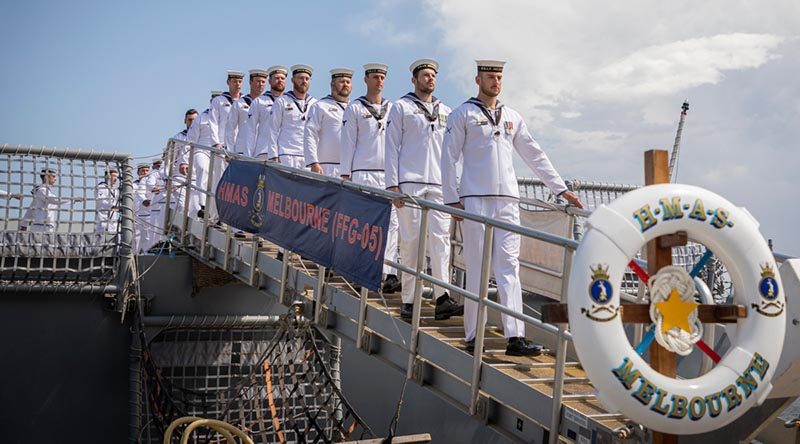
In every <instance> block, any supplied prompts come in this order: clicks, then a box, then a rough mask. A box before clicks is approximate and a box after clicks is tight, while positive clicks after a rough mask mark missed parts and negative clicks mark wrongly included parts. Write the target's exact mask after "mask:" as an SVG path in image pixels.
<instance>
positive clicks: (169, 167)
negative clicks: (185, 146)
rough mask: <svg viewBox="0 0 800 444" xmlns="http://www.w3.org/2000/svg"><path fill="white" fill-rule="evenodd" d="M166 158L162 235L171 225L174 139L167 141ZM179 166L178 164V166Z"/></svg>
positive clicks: (166, 234) (167, 233)
mask: <svg viewBox="0 0 800 444" xmlns="http://www.w3.org/2000/svg"><path fill="white" fill-rule="evenodd" d="M165 152H166V156H165V157H166V158H165V159H164V171H166V177H165V178H164V193H165V195H164V214H163V217H162V218H163V223H164V225H163V226H162V227H161V233H160V234H162V235H164V236H168V235H169V231H170V226H171V225H172V212H171V211H170V208H169V206H170V204H171V203H172V175H173V174H174V170H175V161H174V160H173V159H174V158H175V141H174V140H172V139H169V141H168V142H167V149H166V150H165ZM179 167H180V166H179Z"/></svg>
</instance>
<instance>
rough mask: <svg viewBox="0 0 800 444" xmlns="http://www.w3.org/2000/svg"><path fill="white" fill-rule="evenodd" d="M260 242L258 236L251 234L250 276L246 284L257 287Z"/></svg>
mask: <svg viewBox="0 0 800 444" xmlns="http://www.w3.org/2000/svg"><path fill="white" fill-rule="evenodd" d="M259 245H260V242H259V240H258V236H256V235H255V234H253V247H252V250H250V278H249V279H248V282H247V283H248V284H250V286H251V287H256V288H257V287H258V246H259Z"/></svg>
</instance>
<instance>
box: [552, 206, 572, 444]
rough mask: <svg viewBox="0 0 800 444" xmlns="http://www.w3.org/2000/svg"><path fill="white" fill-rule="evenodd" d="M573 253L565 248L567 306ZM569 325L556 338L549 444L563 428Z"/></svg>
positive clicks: (563, 300) (563, 293) (563, 294)
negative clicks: (562, 417) (562, 407)
mask: <svg viewBox="0 0 800 444" xmlns="http://www.w3.org/2000/svg"><path fill="white" fill-rule="evenodd" d="M574 226H575V216H569V222H568V223H567V228H568V229H567V235H568V236H574V233H573V228H574ZM572 256H573V251H572V250H570V249H569V248H567V247H564V272H563V277H562V279H561V303H562V304H566V303H567V299H568V298H569V293H568V291H569V274H570V269H571V268H572ZM566 331H567V324H564V323H560V324H558V335H557V336H556V368H555V373H554V375H553V405H552V408H551V409H550V437H549V440H548V443H549V444H557V443H558V436H559V431H560V428H561V406H562V400H563V396H564V367H565V366H566V361H567V349H568V347H569V343H568V342H567V337H566Z"/></svg>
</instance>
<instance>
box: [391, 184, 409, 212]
mask: <svg viewBox="0 0 800 444" xmlns="http://www.w3.org/2000/svg"><path fill="white" fill-rule="evenodd" d="M387 190H388V191H391V192H392V193H399V192H400V187H389V188H387ZM392 203H393V204H394V206H395V207H397V208H403V205H405V204H406V203H405V202H403V200H402V199H394V200H392Z"/></svg>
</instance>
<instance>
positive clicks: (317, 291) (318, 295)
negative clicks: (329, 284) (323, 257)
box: [314, 265, 328, 325]
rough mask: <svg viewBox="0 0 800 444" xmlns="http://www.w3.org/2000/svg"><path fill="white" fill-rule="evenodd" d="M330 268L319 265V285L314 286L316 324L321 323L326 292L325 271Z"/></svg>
mask: <svg viewBox="0 0 800 444" xmlns="http://www.w3.org/2000/svg"><path fill="white" fill-rule="evenodd" d="M327 271H328V269H327V268H325V267H324V266H322V265H318V266H317V285H316V287H314V324H315V325H319V318H320V314H321V313H322V302H323V299H324V298H323V297H322V296H323V293H324V292H325V273H327Z"/></svg>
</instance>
